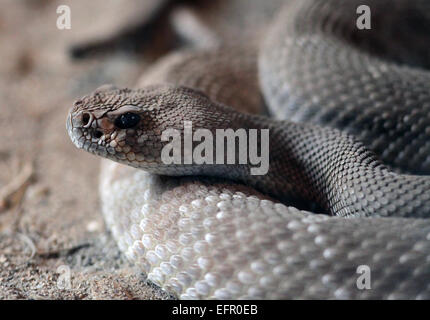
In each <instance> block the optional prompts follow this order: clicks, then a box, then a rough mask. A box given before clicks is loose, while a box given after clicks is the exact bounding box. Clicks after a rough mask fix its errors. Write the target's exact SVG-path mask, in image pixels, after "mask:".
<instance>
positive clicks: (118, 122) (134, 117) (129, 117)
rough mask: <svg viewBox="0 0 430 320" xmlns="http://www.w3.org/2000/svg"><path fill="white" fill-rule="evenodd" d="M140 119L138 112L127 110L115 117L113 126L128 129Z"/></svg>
mask: <svg viewBox="0 0 430 320" xmlns="http://www.w3.org/2000/svg"><path fill="white" fill-rule="evenodd" d="M139 121H140V116H139V115H138V114H135V113H132V112H127V113H124V114H122V115H120V116H119V117H118V118H116V119H115V126H116V127H118V128H120V129H130V128H133V127H135V126H136V125H137V124H138V123H139Z"/></svg>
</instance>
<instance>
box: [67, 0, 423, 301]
mask: <svg viewBox="0 0 430 320" xmlns="http://www.w3.org/2000/svg"><path fill="white" fill-rule="evenodd" d="M362 2H366V1H356V0H348V1H344V0H328V1H323V0H288V1H285V5H284V6H285V8H283V10H282V11H281V12H280V14H279V16H277V17H276V18H274V19H273V23H271V26H270V27H269V28H268V31H267V34H264V36H263V39H264V41H261V43H260V44H259V45H258V46H259V50H257V49H255V47H256V46H257V45H255V44H251V43H249V44H247V43H240V41H237V42H238V43H236V45H234V46H219V47H216V48H209V49H201V50H191V51H187V52H182V53H178V54H173V55H171V56H169V57H167V58H166V59H164V60H163V61H161V62H160V63H159V64H158V65H157V66H155V67H154V69H153V70H152V71H149V72H148V73H147V74H145V76H144V79H142V80H141V82H140V85H141V86H142V89H134V90H131V89H117V88H114V87H105V88H102V89H100V90H98V91H96V92H95V93H93V94H91V95H89V96H86V97H84V98H82V99H80V100H78V101H77V102H76V103H75V106H74V107H73V109H72V110H71V113H70V115H69V118H68V121H67V127H68V130H69V134H70V136H71V139H72V141H73V142H74V143H75V145H76V146H78V147H79V148H82V149H85V150H86V151H89V152H91V153H94V154H97V155H100V156H102V157H105V158H108V159H110V160H114V161H116V162H113V161H110V160H104V162H103V168H102V175H101V183H100V193H101V203H102V210H103V214H104V217H105V220H106V223H107V226H108V227H109V228H110V230H111V232H112V235H113V237H114V238H115V239H116V240H117V242H118V245H119V248H120V249H121V250H122V251H123V252H124V253H125V254H126V255H127V257H128V258H129V259H131V261H133V262H135V263H136V265H137V266H139V268H140V270H141V271H142V272H144V273H145V274H147V275H148V277H149V279H150V280H151V281H153V282H154V283H156V284H158V285H159V286H161V287H162V288H163V289H165V290H167V291H169V292H170V293H173V294H175V295H176V296H177V297H179V298H182V299H202V298H203V299H206V298H216V299H238V298H251V299H254V298H255V299H284V298H294V299H301V298H319V299H320V298H330V299H333V298H335V299H370V298H383V299H386V298H390V299H396V298H408V299H428V298H430V219H429V217H430V177H429V176H428V174H429V173H430V72H429V71H426V70H425V69H424V68H421V67H419V65H422V64H424V62H423V61H424V60H420V58H421V57H423V55H424V56H425V54H427V56H426V57H424V58H428V57H429V51H428V49H427V52H425V49H426V48H427V47H428V38H427V39H426V40H423V39H421V38H420V37H422V36H425V34H426V32H425V31H423V32H422V33H421V34H419V30H420V28H424V29H425V28H426V27H427V28H429V26H428V25H430V4H428V3H427V2H428V1H425V0H423V1H388V0H379V1H378V0H373V1H367V3H368V6H369V7H370V9H371V12H372V23H373V25H372V29H371V30H358V29H357V27H356V20H357V12H356V8H357V7H358V5H360V4H365V3H362ZM387 6H389V7H390V10H386V7H387ZM402 15H403V16H402ZM404 15H409V16H413V17H414V18H415V20H414V21H418V22H416V23H412V22H411V21H412V20H411V19H409V20H408V19H405V18H404V17H405V16H404ZM402 17H403V18H402ZM399 21H400V22H399ZM402 28H406V29H402ZM381 30H382V31H381ZM399 30H400V31H399ZM402 30H403V31H405V30H406V31H405V32H406V33H405V34H402V32H403V31H402ZM426 30H427V31H428V30H429V29H426ZM408 32H409V33H408ZM427 34H428V32H427ZM389 36H391V37H395V38H394V39H393V38H389V39H388V40H387V37H389ZM376 44H379V45H378V46H376ZM423 50H424V51H423ZM423 52H424V53H423ZM415 53H416V54H415ZM384 54H388V57H387V58H383V57H382V56H383V55H384ZM404 56H406V58H405V59H404V60H402V59H403V57H404ZM405 61H412V63H413V64H414V65H415V66H412V65H406V64H405V63H404V62H405ZM257 68H258V78H257ZM158 83H161V84H158ZM148 84H158V85H149V86H148ZM196 89H198V90H196ZM201 91H203V92H204V93H205V94H206V95H205V94H203V93H201ZM260 92H261V93H262V96H263V97H264V101H265V103H266V105H267V108H268V109H269V112H270V114H271V115H272V116H273V117H274V118H278V119H286V120H285V121H282V120H275V119H274V118H268V117H264V116H255V115H250V114H244V113H241V112H238V111H235V110H234V109H233V108H230V107H234V108H235V109H236V110H240V111H245V110H247V111H248V112H251V113H255V112H258V111H259V110H260ZM184 121H193V127H194V129H198V128H206V129H209V130H211V131H212V132H213V131H214V130H215V129H227V128H232V129H235V130H236V129H238V128H257V129H269V130H270V153H269V154H270V167H269V172H268V173H267V175H263V176H251V175H250V174H249V167H248V166H247V165H198V164H191V165H166V164H163V163H162V162H161V160H160V150H161V148H162V147H163V146H164V145H165V143H166V142H162V141H161V138H160V135H161V132H162V131H163V130H165V129H168V128H177V129H179V130H181V129H183V123H184ZM370 150H371V151H370ZM218 151H219V150H218ZM124 164H125V165H124ZM127 165H128V166H127ZM133 167H135V168H133ZM136 168H138V169H136ZM391 168H393V169H391ZM141 169H143V170H141ZM393 170H394V171H393ZM405 172H407V173H409V174H405ZM413 174H415V175H413ZM417 174H420V175H417ZM223 179H225V180H223ZM260 192H261V193H260ZM294 206H297V207H299V208H319V209H318V210H322V212H323V213H326V214H316V213H312V212H309V211H303V210H299V209H296V208H295V207H294ZM366 272H370V278H366V277H362V276H364V275H365V273H366ZM366 281H370V288H369V283H367V282H366Z"/></svg>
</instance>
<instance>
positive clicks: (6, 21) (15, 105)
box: [0, 0, 168, 299]
mask: <svg viewBox="0 0 430 320" xmlns="http://www.w3.org/2000/svg"><path fill="white" fill-rule="evenodd" d="M160 3H161V1H158V0H145V1H134V0H128V1H117V0H108V1H106V0H92V1H85V0H72V1H70V0H69V1H67V0H60V1H57V0H0V299H62V298H64V299H104V298H105V299H106V298H107V299H115V298H118V299H151V298H168V296H166V295H165V294H163V293H162V292H161V291H159V290H158V289H157V288H154V287H152V286H145V285H142V283H141V282H140V281H141V280H143V278H141V277H140V276H139V274H135V273H133V272H131V271H132V270H131V268H132V267H131V266H130V265H128V264H127V262H125V261H124V260H123V258H122V256H121V255H120V253H119V252H118V249H117V248H116V245H115V244H114V243H113V240H111V239H110V238H109V237H108V235H107V233H106V231H105V226H104V222H103V219H102V216H101V214H100V210H99V202H98V201H99V200H98V175H99V161H100V159H98V158H96V157H94V156H92V155H90V154H88V153H85V152H79V151H78V150H77V149H76V148H75V147H74V146H73V145H72V143H71V142H70V140H69V138H68V136H67V133H66V130H65V120H66V116H67V112H68V110H69V108H70V107H71V106H72V104H73V101H74V100H75V99H77V98H79V97H81V96H82V95H85V94H88V93H90V92H91V91H93V90H94V89H95V88H97V87H98V86H100V85H102V84H105V83H115V84H116V85H119V86H131V85H133V83H134V82H135V81H136V79H137V77H138V75H139V74H140V73H141V72H142V70H144V68H145V67H146V66H147V64H148V63H150V62H151V61H153V60H154V59H156V58H157V57H158V56H160V55H161V54H162V53H163V50H166V47H164V45H163V42H164V40H167V39H168V35H167V34H166V35H163V34H161V36H159V37H158V39H159V40H160V39H161V40H162V41H158V40H156V41H155V42H156V43H158V44H157V45H152V46H151V47H150V48H146V49H145V56H141V55H139V54H128V53H124V52H123V51H121V50H110V51H111V54H108V55H103V54H96V55H94V56H91V57H86V56H85V58H86V59H79V58H82V57H83V56H84V55H85V52H86V51H85V47H86V44H87V43H88V44H90V47H91V45H92V44H94V43H98V42H103V41H104V39H112V38H113V39H114V38H115V37H116V35H120V34H122V33H124V32H125V33H127V32H128V31H127V30H128V28H131V29H133V27H134V25H133V24H134V22H138V21H143V20H144V19H145V15H146V14H147V13H151V12H152V11H153V10H154V9H156V8H157V6H159V4H160ZM60 5H68V6H69V7H70V9H71V29H70V30H59V29H58V28H57V18H58V17H59V16H60V14H58V13H57V8H58V6H60ZM124 26H127V27H124ZM159 35H160V33H159ZM81 44H82V46H81ZM115 45H116V44H115V43H113V46H115ZM127 45H128V44H127V43H121V46H127ZM107 46H108V47H109V44H107ZM132 46H135V45H133V44H132ZM102 47H103V45H102ZM81 48H84V50H81ZM136 50H137V51H138V50H139V47H138V46H137V47H136V48H135V47H131V48H128V51H129V52H130V51H131V52H133V51H136ZM89 51H90V52H91V50H89ZM125 51H127V50H125ZM73 57H74V58H73ZM69 275H70V280H71V287H69V288H67V287H66V288H65V289H60V288H59V287H61V284H60V286H59V285H58V282H59V281H63V280H64V278H61V276H64V277H66V278H65V279H66V280H67V277H68V276H69ZM63 287H64V286H63Z"/></svg>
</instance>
